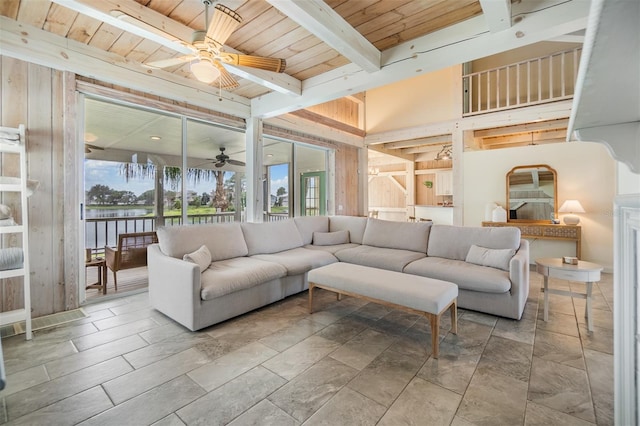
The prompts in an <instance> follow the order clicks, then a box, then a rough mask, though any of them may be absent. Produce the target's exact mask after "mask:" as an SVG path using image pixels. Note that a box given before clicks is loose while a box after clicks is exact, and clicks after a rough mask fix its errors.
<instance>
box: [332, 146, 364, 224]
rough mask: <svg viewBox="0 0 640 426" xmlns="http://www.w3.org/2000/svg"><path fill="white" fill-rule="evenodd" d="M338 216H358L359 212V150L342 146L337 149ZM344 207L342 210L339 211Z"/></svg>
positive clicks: (336, 198)
mask: <svg viewBox="0 0 640 426" xmlns="http://www.w3.org/2000/svg"><path fill="white" fill-rule="evenodd" d="M335 192H336V193H335V201H336V214H337V215H345V216H357V215H358V214H359V212H358V197H359V195H358V148H356V147H353V146H348V145H340V146H339V147H338V148H337V149H336V189H335ZM338 206H342V210H338Z"/></svg>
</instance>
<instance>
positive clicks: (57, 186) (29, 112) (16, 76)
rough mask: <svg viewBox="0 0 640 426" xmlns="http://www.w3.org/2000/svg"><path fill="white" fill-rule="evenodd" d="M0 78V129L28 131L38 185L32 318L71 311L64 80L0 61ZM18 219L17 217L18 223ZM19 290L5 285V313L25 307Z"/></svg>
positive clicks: (31, 169)
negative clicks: (67, 271) (66, 278)
mask: <svg viewBox="0 0 640 426" xmlns="http://www.w3.org/2000/svg"><path fill="white" fill-rule="evenodd" d="M0 75H1V79H2V85H1V90H2V96H1V98H2V101H1V103H0V109H1V111H0V125H2V126H7V127H17V126H18V125H19V124H24V125H25V126H26V128H27V162H28V165H27V167H28V176H29V179H35V180H37V181H39V182H40V185H39V188H38V189H37V190H36V192H35V193H34V194H33V195H32V196H31V197H29V201H28V208H29V245H30V250H29V254H30V256H31V306H32V315H33V316H34V317H38V316H42V315H46V314H50V313H53V312H58V311H62V310H65V309H66V308H67V300H66V296H67V295H66V293H65V281H64V256H63V254H62V253H63V248H64V232H63V231H64V203H63V195H64V185H63V182H64V176H63V173H64V167H63V135H64V133H63V132H64V126H63V115H64V114H63V107H64V105H63V99H64V96H63V94H64V74H63V73H62V72H60V71H55V70H52V69H50V68H47V67H43V66H40V65H35V64H31V63H27V62H24V61H19V60H16V59H12V58H8V57H3V56H0ZM7 161H9V160H7ZM3 166H5V165H3ZM10 167H14V166H10V165H8V164H7V165H6V167H4V170H3V173H9V172H8V168H10ZM18 213H19V212H14V216H15V217H19V215H18ZM19 280H20V281H19ZM17 286H21V278H17V279H12V280H3V282H2V284H1V286H0V287H1V288H2V310H3V311H4V310H11V309H15V308H17V307H22V306H23V302H22V297H23V295H22V291H21V290H20V291H16V287H17ZM71 307H75V306H71Z"/></svg>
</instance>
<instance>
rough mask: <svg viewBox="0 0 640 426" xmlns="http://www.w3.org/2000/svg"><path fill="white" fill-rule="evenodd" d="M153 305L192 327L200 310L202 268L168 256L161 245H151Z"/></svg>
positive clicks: (149, 251) (150, 295)
mask: <svg viewBox="0 0 640 426" xmlns="http://www.w3.org/2000/svg"><path fill="white" fill-rule="evenodd" d="M147 263H148V271H149V301H150V303H151V306H152V307H153V308H155V309H157V310H159V311H160V312H162V313H163V314H165V315H167V316H168V317H170V318H172V319H173V320H175V321H177V322H179V323H180V324H182V325H184V326H185V327H187V328H188V329H190V330H195V323H196V318H197V315H198V310H199V309H200V268H199V267H198V265H196V264H195V263H191V262H186V261H184V260H182V259H176V258H174V257H171V256H167V255H165V254H164V253H162V251H161V250H160V246H159V245H158V244H152V245H150V246H148V248H147Z"/></svg>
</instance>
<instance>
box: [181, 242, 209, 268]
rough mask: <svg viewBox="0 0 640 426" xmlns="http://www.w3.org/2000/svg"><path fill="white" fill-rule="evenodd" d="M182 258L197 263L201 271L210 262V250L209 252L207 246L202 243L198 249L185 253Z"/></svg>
mask: <svg viewBox="0 0 640 426" xmlns="http://www.w3.org/2000/svg"><path fill="white" fill-rule="evenodd" d="M182 259H183V260H186V261H187V262H191V263H195V264H196V265H198V266H199V267H200V272H201V273H202V272H204V270H205V269H207V268H208V267H209V265H210V264H211V252H209V249H208V248H207V246H205V245H204V244H203V245H201V246H200V248H199V249H198V250H196V251H194V252H191V253H187V254H185V255H184V256H183V257H182Z"/></svg>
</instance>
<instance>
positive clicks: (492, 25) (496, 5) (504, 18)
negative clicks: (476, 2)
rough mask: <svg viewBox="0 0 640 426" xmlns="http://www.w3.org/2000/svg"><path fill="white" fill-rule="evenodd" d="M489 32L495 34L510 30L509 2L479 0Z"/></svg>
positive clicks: (504, 0)
mask: <svg viewBox="0 0 640 426" xmlns="http://www.w3.org/2000/svg"><path fill="white" fill-rule="evenodd" d="M480 7H482V13H483V14H484V18H485V20H486V21H487V26H488V27H489V31H491V32H492V33H497V32H499V31H503V30H506V29H509V28H511V0H480Z"/></svg>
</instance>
